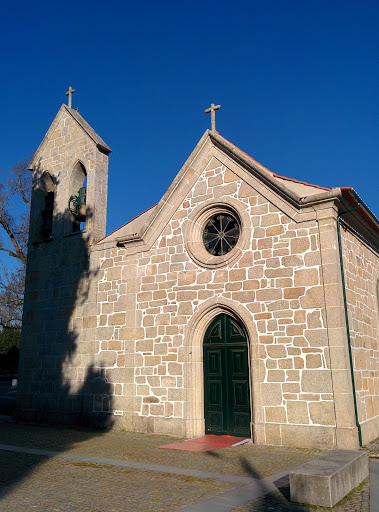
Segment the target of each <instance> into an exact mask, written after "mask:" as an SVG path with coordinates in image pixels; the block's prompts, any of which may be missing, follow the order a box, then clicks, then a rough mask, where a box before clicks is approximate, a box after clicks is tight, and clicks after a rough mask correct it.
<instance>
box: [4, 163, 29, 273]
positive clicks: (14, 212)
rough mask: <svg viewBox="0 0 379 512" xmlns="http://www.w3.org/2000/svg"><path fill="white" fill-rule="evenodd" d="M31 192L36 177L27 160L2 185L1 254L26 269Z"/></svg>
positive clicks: (14, 167) (12, 171)
mask: <svg viewBox="0 0 379 512" xmlns="http://www.w3.org/2000/svg"><path fill="white" fill-rule="evenodd" d="M31 189H32V176H31V172H30V171H28V169H27V161H26V160H23V161H22V162H20V163H18V164H16V165H14V166H13V167H12V169H11V170H10V173H9V176H8V178H7V179H6V180H5V182H3V183H1V182H0V226H1V228H2V229H1V230H0V251H4V252H6V253H7V254H8V255H9V256H11V257H12V258H17V259H18V260H19V261H20V262H21V263H22V264H23V265H25V263H26V252H27V243H28V232H29V212H30V197H31ZM22 206H24V208H22Z"/></svg>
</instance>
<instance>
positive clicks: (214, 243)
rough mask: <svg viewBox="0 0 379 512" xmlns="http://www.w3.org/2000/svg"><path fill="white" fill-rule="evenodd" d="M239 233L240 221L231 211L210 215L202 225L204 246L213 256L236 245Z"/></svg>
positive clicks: (226, 251)
mask: <svg viewBox="0 0 379 512" xmlns="http://www.w3.org/2000/svg"><path fill="white" fill-rule="evenodd" d="M239 235H240V223H239V220H238V219H237V218H236V217H235V216H234V215H233V214H232V213H226V212H222V213H218V214H216V215H212V217H210V219H208V221H207V222H206V224H205V226H204V230H203V243H204V247H205V248H206V250H207V251H208V252H209V254H212V255H213V256H224V255H225V254H228V252H230V251H231V250H233V248H234V247H235V246H236V244H237V242H238V238H239Z"/></svg>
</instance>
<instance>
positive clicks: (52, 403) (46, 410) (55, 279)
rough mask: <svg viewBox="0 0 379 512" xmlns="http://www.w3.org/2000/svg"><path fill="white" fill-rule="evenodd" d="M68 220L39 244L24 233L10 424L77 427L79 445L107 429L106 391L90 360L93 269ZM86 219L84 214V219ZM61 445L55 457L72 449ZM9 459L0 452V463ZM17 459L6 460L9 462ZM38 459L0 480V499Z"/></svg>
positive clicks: (85, 236) (85, 242) (61, 218)
mask: <svg viewBox="0 0 379 512" xmlns="http://www.w3.org/2000/svg"><path fill="white" fill-rule="evenodd" d="M71 215H72V214H71V213H70V212H69V211H67V212H66V213H64V214H62V215H59V214H58V215H54V218H53V227H52V229H51V230H46V229H45V232H44V235H45V236H44V237H40V239H38V238H39V237H38V236H37V235H36V233H35V232H34V233H33V231H32V230H30V233H31V236H30V241H29V246H28V262H27V270H26V283H25V301H24V313H23V330H22V337H21V348H20V362H19V382H18V396H17V406H16V412H15V419H16V422H23V423H25V422H32V423H33V424H47V425H53V424H55V425H57V424H58V425H79V426H81V427H85V430H82V435H81V436H80V438H81V439H82V440H85V439H89V438H91V437H93V436H95V435H99V433H98V432H95V431H94V430H91V429H98V430H100V431H102V432H105V431H108V430H110V429H111V428H112V426H113V414H112V393H113V384H111V383H110V382H108V381H107V380H106V379H105V378H104V371H103V370H102V367H101V364H102V363H101V361H100V362H99V361H98V360H94V354H96V353H97V352H98V350H96V318H97V305H96V279H97V274H98V270H97V268H96V266H95V265H94V264H93V263H92V262H91V247H90V244H91V240H90V233H86V232H85V231H74V230H71V232H70V230H68V229H67V226H70V222H71V224H72V217H70V216H71ZM91 215H92V213H91V211H90V210H89V209H88V208H87V213H86V216H87V220H88V219H89V218H91ZM42 218H43V216H42ZM32 222H33V219H32ZM49 231H50V233H49ZM39 233H41V230H40V231H39ZM51 233H52V234H51ZM7 428H11V427H10V426H8V427H7ZM58 435H59V434H58ZM65 438H66V436H65ZM76 442H77V440H75V443H76ZM64 443H65V444H63V445H62V443H61V442H60V444H59V451H64V450H65V449H68V448H69V447H70V446H71V445H72V442H71V441H68V440H67V441H65V442H64ZM10 444H11V443H10ZM9 453H10V452H4V451H3V450H1V451H0V456H4V457H5V458H6V455H7V454H8V455H9ZM19 455H20V456H21V455H22V454H16V453H13V454H12V457H13V460H16V458H17V457H18V456H19ZM24 459H25V457H24ZM20 460H21V459H20ZM44 460H45V459H44V458H41V457H34V458H33V457H29V458H28V461H27V463H25V464H24V463H22V462H20V464H16V465H14V468H13V470H12V471H11V474H9V475H6V477H4V478H0V496H4V495H5V494H6V493H7V492H9V491H10V490H11V489H12V488H14V486H16V485H17V484H18V483H19V482H21V481H22V480H23V479H25V478H26V477H27V476H28V475H29V474H30V473H31V472H32V471H33V470H34V469H35V468H36V466H37V465H38V464H41V463H42V462H44ZM1 466H2V467H3V468H4V464H2V465H1ZM3 476H4V474H3ZM9 476H11V478H9Z"/></svg>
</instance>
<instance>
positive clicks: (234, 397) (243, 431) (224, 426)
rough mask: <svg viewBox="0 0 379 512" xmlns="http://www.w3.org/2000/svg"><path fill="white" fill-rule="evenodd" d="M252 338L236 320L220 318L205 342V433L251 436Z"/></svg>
mask: <svg viewBox="0 0 379 512" xmlns="http://www.w3.org/2000/svg"><path fill="white" fill-rule="evenodd" d="M249 373H250V372H249V354H248V337H247V333H246V331H245V329H244V327H243V325H242V323H240V322H239V321H238V320H237V319H236V318H232V317H231V316H230V315H228V314H226V313H222V314H219V315H217V316H216V317H215V318H214V319H213V320H212V321H211V323H210V324H209V326H208V327H207V329H206V331H205V335H204V340H203V374H204V420H205V433H206V434H215V435H233V436H237V437H250V435H251V429H250V425H251V405H250V374H249Z"/></svg>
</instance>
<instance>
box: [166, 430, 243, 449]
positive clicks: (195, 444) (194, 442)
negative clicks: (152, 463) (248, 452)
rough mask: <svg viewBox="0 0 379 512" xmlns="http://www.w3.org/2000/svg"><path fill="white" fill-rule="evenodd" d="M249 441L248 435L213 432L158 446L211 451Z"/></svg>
mask: <svg viewBox="0 0 379 512" xmlns="http://www.w3.org/2000/svg"><path fill="white" fill-rule="evenodd" d="M248 441H250V439H249V438H246V437H234V436H215V435H213V434H211V435H206V436H200V437H195V438H194V439H188V440H187V441H183V442H181V443H172V444H165V445H163V446H158V448H164V449H167V450H183V451H186V452H209V451H212V450H219V449H220V448H228V447H230V446H236V445H239V444H243V443H247V442H248Z"/></svg>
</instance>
